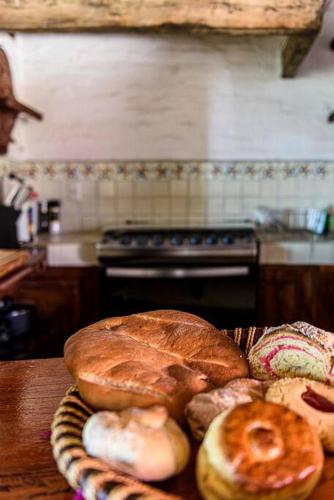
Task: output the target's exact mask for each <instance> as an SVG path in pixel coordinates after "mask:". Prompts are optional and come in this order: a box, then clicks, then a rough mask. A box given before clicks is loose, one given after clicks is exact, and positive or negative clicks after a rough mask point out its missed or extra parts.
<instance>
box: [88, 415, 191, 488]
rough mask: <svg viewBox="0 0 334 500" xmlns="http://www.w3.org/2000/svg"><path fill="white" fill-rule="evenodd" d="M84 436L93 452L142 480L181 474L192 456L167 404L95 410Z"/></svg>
mask: <svg viewBox="0 0 334 500" xmlns="http://www.w3.org/2000/svg"><path fill="white" fill-rule="evenodd" d="M82 437H83V443H84V446H85V448H86V450H87V452H88V453H89V455H92V456H93V457H97V458H101V459H102V460H103V461H104V462H106V463H108V464H109V465H111V466H112V468H113V469H116V470H118V471H120V472H125V473H127V474H130V475H131V476H134V477H136V478H138V479H141V480H142V481H162V480H164V479H167V478H169V477H171V476H174V475H175V474H178V473H179V472H181V470H182V469H183V468H184V467H185V466H186V465H187V462H188V460H189V456H190V445H189V442H188V439H187V437H186V435H185V434H184V433H183V432H182V430H181V429H180V427H179V426H178V425H177V423H176V422H175V421H174V420H172V419H171V418H169V417H168V413H167V410H166V408H164V407H163V406H154V407H152V408H148V409H142V408H129V409H128V410H124V411H122V412H120V413H116V412H108V411H102V412H98V413H95V414H93V415H92V416H91V417H90V418H89V419H88V420H87V422H86V424H85V426H84V429H83V435H82Z"/></svg>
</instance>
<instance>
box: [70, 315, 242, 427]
mask: <svg viewBox="0 0 334 500" xmlns="http://www.w3.org/2000/svg"><path fill="white" fill-rule="evenodd" d="M64 358H65V364H66V366H67V368H68V369H69V371H70V372H71V374H72V375H73V377H74V379H75V380H76V383H77V384H78V387H79V391H80V394H81V396H82V398H83V399H84V400H85V401H86V402H87V403H88V404H89V405H91V406H92V407H93V408H94V409H97V410H99V409H101V410H122V409H124V408H128V407H130V406H137V407H147V406H151V405H156V404H158V405H162V406H166V407H167V409H168V410H169V413H170V415H171V416H173V417H174V418H176V419H178V420H182V419H183V410H184V407H185V405H186V403H187V402H188V401H189V400H190V399H191V398H192V396H193V395H194V394H197V393H199V392H202V391H205V390H208V389H210V388H213V387H215V386H218V387H219V386H222V385H224V384H225V383H226V382H228V381H229V380H232V379H234V378H238V377H247V376H248V365H247V361H246V359H245V356H244V355H243V354H242V352H241V350H240V349H239V348H238V346H237V345H236V344H235V343H234V342H233V341H232V340H231V339H230V338H228V337H227V336H225V335H223V334H222V333H221V332H220V331H219V330H217V329H216V328H215V327H214V326H212V325H210V324H209V323H207V322H206V321H204V320H203V319H201V318H198V317H197V316H194V315H192V314H188V313H183V312H179V311H170V310H163V311H153V312H148V313H141V314H133V315H131V316H124V317H116V318H110V319H106V320H103V321H100V322H98V323H95V324H94V325H91V326H89V327H87V328H84V329H82V330H80V331H79V332H77V333H76V334H75V335H72V337H70V338H69V339H68V340H67V342H66V344H65V348H64Z"/></svg>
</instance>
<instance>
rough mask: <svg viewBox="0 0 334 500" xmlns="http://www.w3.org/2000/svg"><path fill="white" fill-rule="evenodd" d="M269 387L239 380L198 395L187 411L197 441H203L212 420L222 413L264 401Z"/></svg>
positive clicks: (256, 381)
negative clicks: (237, 406)
mask: <svg viewBox="0 0 334 500" xmlns="http://www.w3.org/2000/svg"><path fill="white" fill-rule="evenodd" d="M267 387H268V383H267V382H260V381H259V380H254V379H251V378H237V379H235V380H232V381H231V382H228V383H227V384H226V385H225V386H224V387H222V388H220V389H213V390H212V391H209V392H202V393H200V394H196V396H194V397H193V398H192V400H191V401H190V403H188V404H187V406H186V409H185V416H186V419H187V421H188V424H189V426H190V429H191V432H192V434H193V436H194V437H195V439H197V440H198V441H202V439H203V438H204V434H205V433H206V431H207V429H208V427H209V425H210V424H211V422H212V420H213V419H214V418H215V417H216V416H217V415H218V414H219V413H221V412H222V411H225V410H228V409H231V408H233V407H234V406H236V405H238V404H243V403H250V402H251V401H255V400H256V399H264V395H265V391H266V390H267Z"/></svg>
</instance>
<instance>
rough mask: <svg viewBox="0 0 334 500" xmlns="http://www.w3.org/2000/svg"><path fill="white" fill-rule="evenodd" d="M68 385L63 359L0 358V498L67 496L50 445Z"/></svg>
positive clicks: (65, 498)
mask: <svg viewBox="0 0 334 500" xmlns="http://www.w3.org/2000/svg"><path fill="white" fill-rule="evenodd" d="M70 385H71V377H70V375H69V374H68V373H67V371H66V368H65V366H64V364H63V360H62V359H47V360H34V361H9V362H0V464H1V467H0V499H6V500H21V499H22V500H23V499H25V500H27V499H33V498H34V499H41V500H43V499H44V498H52V499H54V500H68V499H72V497H73V492H72V490H71V488H70V487H69V486H68V485H67V483H66V482H65V480H64V479H63V478H62V476H61V475H60V474H59V472H58V470H57V467H56V464H55V462H54V460H53V457H52V453H51V446H50V444H49V430H50V424H51V421H52V417H53V414H54V412H55V410H56V408H57V406H58V404H59V402H60V400H61V398H62V397H63V396H64V394H65V391H66V390H67V388H68V387H69V386H70Z"/></svg>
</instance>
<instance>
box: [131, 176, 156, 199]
mask: <svg viewBox="0 0 334 500" xmlns="http://www.w3.org/2000/svg"><path fill="white" fill-rule="evenodd" d="M133 188H134V189H133V191H134V196H135V197H144V196H147V197H149V196H152V182H151V181H144V180H139V181H135V182H134V184H133Z"/></svg>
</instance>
